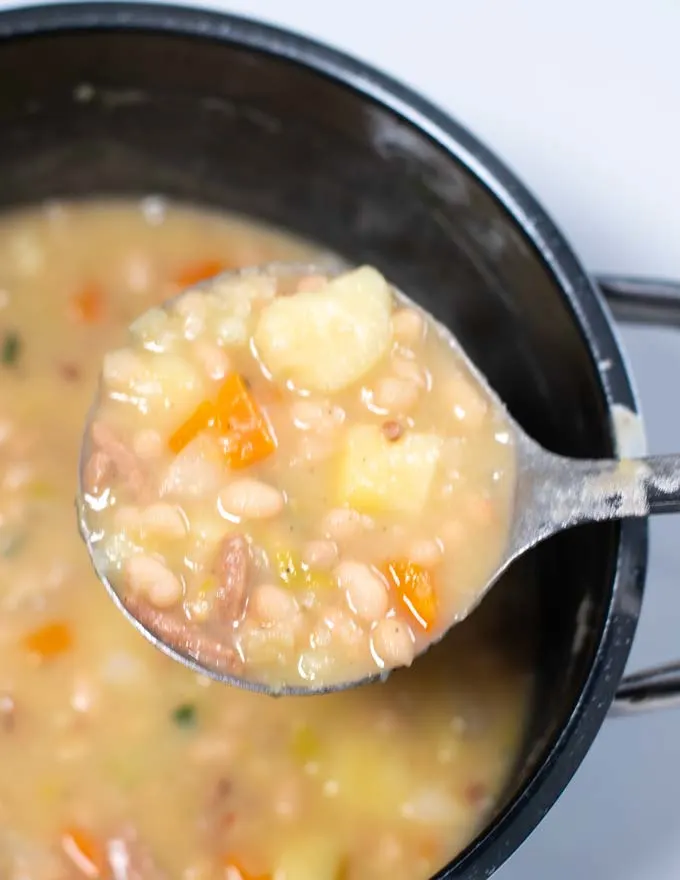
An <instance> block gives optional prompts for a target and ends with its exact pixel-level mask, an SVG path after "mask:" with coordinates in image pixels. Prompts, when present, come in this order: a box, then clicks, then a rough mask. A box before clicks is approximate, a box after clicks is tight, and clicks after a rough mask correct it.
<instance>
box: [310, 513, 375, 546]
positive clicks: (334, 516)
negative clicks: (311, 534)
mask: <svg viewBox="0 0 680 880" xmlns="http://www.w3.org/2000/svg"><path fill="white" fill-rule="evenodd" d="M372 527H373V520H372V519H371V518H370V517H369V516H364V515H362V514H360V513H359V512H358V511H357V510H353V509H352V508H351V507H334V508H333V509H332V510H329V511H328V513H327V514H326V516H325V517H324V519H323V522H322V524H321V531H322V532H323V534H324V535H326V536H327V537H328V538H331V539H333V540H335V541H348V540H349V539H350V538H354V537H356V535H358V534H359V533H360V532H362V531H363V529H370V528H372Z"/></svg>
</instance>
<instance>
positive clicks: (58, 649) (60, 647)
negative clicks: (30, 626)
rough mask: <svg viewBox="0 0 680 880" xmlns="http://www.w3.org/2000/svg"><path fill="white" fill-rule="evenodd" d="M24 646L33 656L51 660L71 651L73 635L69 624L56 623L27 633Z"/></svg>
mask: <svg viewBox="0 0 680 880" xmlns="http://www.w3.org/2000/svg"><path fill="white" fill-rule="evenodd" d="M23 644H24V647H25V648H26V650H28V651H30V652H31V653H32V654H37V655H38V656H40V657H41V658H42V659H43V660H49V659H51V658H52V657H57V656H59V655H60V654H65V653H66V652H67V651H69V650H70V648H71V647H72V645H73V634H72V632H71V627H70V626H69V625H68V623H64V622H62V621H55V622H54V623H47V624H45V626H41V627H39V628H38V629H35V630H33V631H32V632H29V633H27V634H26V635H25V636H24V639H23Z"/></svg>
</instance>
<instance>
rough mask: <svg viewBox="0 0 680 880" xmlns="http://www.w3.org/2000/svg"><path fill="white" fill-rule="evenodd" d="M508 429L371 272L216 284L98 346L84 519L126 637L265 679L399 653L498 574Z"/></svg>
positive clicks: (507, 504) (428, 640) (292, 679)
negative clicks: (140, 631)
mask: <svg viewBox="0 0 680 880" xmlns="http://www.w3.org/2000/svg"><path fill="white" fill-rule="evenodd" d="M514 488H515V451H514V428H513V425H512V423H511V421H510V419H509V418H508V416H507V414H506V412H505V409H504V408H503V406H502V404H501V403H500V401H499V400H498V399H497V398H496V397H495V395H494V394H493V392H491V390H490V389H488V387H487V386H486V384H485V383H483V382H482V381H480V380H478V379H477V377H476V376H475V374H474V372H473V368H472V366H471V365H470V364H469V363H468V362H467V361H466V360H465V358H464V355H463V353H462V351H461V350H460V348H459V347H458V344H457V342H456V340H455V339H454V338H453V336H452V335H451V333H449V332H448V331H447V330H446V329H445V328H444V327H443V326H442V325H440V324H438V323H437V322H435V321H434V319H433V318H432V317H431V316H429V315H427V314H426V313H425V312H422V311H420V310H419V309H418V308H417V307H416V306H415V304H414V303H411V302H409V301H408V300H406V298H405V297H404V295H403V294H400V293H399V292H397V291H396V290H395V289H394V288H393V287H392V286H391V285H390V284H389V282H388V281H387V280H386V279H385V278H384V277H383V276H382V275H381V274H380V272H379V271H377V270H376V269H375V268H373V267H370V266H362V267H359V268H355V269H348V270H342V271H339V272H338V273H335V274H331V273H329V272H326V273H325V274H324V273H322V272H321V271H320V270H319V269H318V268H314V269H311V268H310V267H298V266H295V265H290V264H288V265H285V266H281V265H276V264H275V265H272V266H263V267H254V268H249V269H247V270H245V271H244V272H240V273H229V274H225V275H218V276H216V277H214V278H212V279H210V280H208V281H206V282H204V283H203V284H202V285H199V286H196V287H195V288H193V289H192V288H189V290H187V291H184V292H182V293H181V294H180V295H179V296H177V297H175V298H173V299H172V300H170V301H169V302H167V303H165V304H164V306H163V308H158V307H154V308H152V309H149V310H148V311H147V312H145V313H143V314H142V315H141V316H140V317H139V318H137V319H136V320H135V321H134V322H133V323H132V325H131V328H130V333H129V336H128V339H127V340H126V345H125V346H123V347H120V348H117V349H115V350H113V351H110V352H107V354H106V356H105V358H104V361H103V374H102V383H101V389H100V392H99V394H98V396H97V399H96V401H95V403H94V405H93V409H92V413H91V417H90V420H89V423H88V425H87V427H86V429H85V443H84V452H83V459H82V500H81V504H80V510H81V528H82V530H83V534H84V535H85V537H86V539H87V542H88V547H89V549H90V552H91V554H92V558H93V561H94V564H95V567H96V569H97V571H98V573H99V574H100V575H101V577H102V579H103V581H104V583H106V584H107V585H112V586H113V589H114V590H115V591H116V594H117V597H118V599H120V600H122V603H123V605H124V606H125V607H126V608H127V610H128V612H129V613H130V614H131V615H132V616H133V618H134V619H135V620H136V621H137V622H139V623H141V624H142V626H143V627H144V630H145V631H147V632H149V633H150V634H151V635H152V636H153V637H155V638H157V639H158V640H160V642H161V643H162V644H164V645H166V646H169V647H170V648H171V649H174V650H175V651H176V652H177V654H178V655H179V656H180V658H182V657H186V658H189V659H192V660H194V661H196V663H197V664H198V665H199V667H200V669H201V670H202V671H205V672H207V673H217V674H218V675H219V674H220V673H225V672H226V673H227V676H228V678H227V680H228V681H231V682H244V683H245V684H246V685H251V684H256V685H258V684H259V685H261V686H264V687H267V688H269V689H270V690H271V691H273V692H275V693H276V692H281V691H283V692H290V691H291V689H292V690H293V691H294V692H295V691H296V690H298V689H299V690H306V691H315V690H319V689H323V688H327V687H330V686H334V685H342V686H345V685H348V684H349V685H351V684H356V683H357V682H359V681H361V680H363V679H366V678H368V677H370V676H373V675H376V674H379V673H382V674H386V673H388V672H389V671H390V670H392V669H394V668H396V667H399V666H409V665H410V664H411V663H412V662H413V660H414V658H415V657H416V656H417V655H418V654H420V653H422V651H423V650H425V649H426V648H427V647H428V646H429V645H431V644H432V643H433V642H434V641H436V640H438V639H439V638H441V636H442V634H443V633H444V632H445V631H446V630H447V629H448V628H449V627H450V626H451V625H452V624H453V623H454V622H455V621H456V620H457V618H458V617H460V618H461V619H462V618H463V617H464V616H465V614H466V613H467V612H468V610H469V608H470V606H471V605H473V604H474V603H475V600H476V597H477V595H478V592H479V591H480V589H481V587H482V586H483V585H484V584H485V583H486V581H487V580H488V579H489V577H490V575H491V574H492V572H493V571H494V570H495V569H496V567H497V566H498V564H499V562H500V560H501V558H502V554H503V550H504V547H505V544H506V541H507V539H508V534H509V530H510V518H511V507H512V501H513V498H514Z"/></svg>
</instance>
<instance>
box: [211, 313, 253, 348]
mask: <svg viewBox="0 0 680 880" xmlns="http://www.w3.org/2000/svg"><path fill="white" fill-rule="evenodd" d="M216 335H217V339H218V340H219V341H220V342H221V343H222V344H223V345H245V343H246V342H247V341H248V325H247V324H246V322H245V321H244V319H243V318H237V317H232V316H231V315H227V316H225V317H223V318H220V319H219V320H218V321H217V325H216Z"/></svg>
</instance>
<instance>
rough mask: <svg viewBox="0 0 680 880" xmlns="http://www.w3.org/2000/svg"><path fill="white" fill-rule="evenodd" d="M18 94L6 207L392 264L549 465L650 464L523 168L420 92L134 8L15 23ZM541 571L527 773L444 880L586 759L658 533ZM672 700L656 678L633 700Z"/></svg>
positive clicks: (613, 364) (11, 71)
mask: <svg viewBox="0 0 680 880" xmlns="http://www.w3.org/2000/svg"><path fill="white" fill-rule="evenodd" d="M0 83H2V88H0V173H1V180H2V186H1V187H0V206H15V205H17V204H18V203H25V202H33V201H36V200H40V199H44V198H48V197H50V198H51V197H56V198H59V197H77V196H91V195H93V194H105V193H117V194H139V193H145V194H146V193H149V192H161V193H164V194H168V195H170V196H172V197H174V198H178V199H190V200H191V201H194V202H196V201H197V202H202V203H205V204H209V205H217V206H222V207H228V208H229V209H231V210H237V211H242V212H244V213H247V214H250V215H254V216H256V217H258V218H262V219H264V220H267V221H269V222H272V223H275V224H278V225H282V226H284V227H287V228H289V229H292V230H294V231H296V232H298V233H301V234H302V235H305V236H309V237H311V238H312V239H315V240H316V241H319V242H321V243H323V244H325V245H327V246H328V247H330V248H332V249H333V250H335V251H336V252H339V253H340V254H342V255H343V256H345V257H347V258H348V259H349V260H351V261H354V262H359V261H366V262H370V263H374V264H376V265H377V266H378V267H379V268H380V269H382V270H383V271H384V272H385V273H386V274H387V275H388V276H389V277H391V278H392V279H393V280H394V281H395V282H396V284H397V285H398V286H399V287H401V288H402V289H404V290H405V291H407V292H408V293H409V294H410V295H411V296H413V297H414V298H416V299H418V300H419V301H420V302H421V303H422V304H423V305H424V306H425V307H426V308H427V309H429V310H430V311H432V312H433V313H434V314H435V315H436V316H437V317H438V318H439V319H441V320H443V321H444V322H445V323H447V324H448V325H449V326H450V327H451V328H452V329H453V331H454V332H455V333H457V334H459V335H460V337H461V338H462V340H463V341H464V344H465V345H466V347H467V349H468V351H469V353H470V354H471V356H472V358H473V359H474V360H475V361H476V362H477V363H478V364H479V365H480V366H481V368H482V370H483V371H484V372H485V373H486V374H487V376H488V378H489V379H490V381H491V383H492V385H494V386H495V387H496V388H497V389H498V391H499V392H500V394H501V396H502V397H503V398H504V399H505V400H506V401H507V403H508V405H509V408H510V410H511V412H512V413H513V415H514V416H515V417H516V418H517V419H518V420H519V421H520V422H521V423H522V424H523V425H524V427H525V428H526V429H527V430H528V431H529V433H531V434H532V435H533V436H535V437H536V438H537V439H538V440H539V441H540V442H541V443H543V444H544V445H545V446H547V447H549V448H551V449H553V450H555V451H558V452H561V453H564V454H566V455H572V456H584V457H586V456H588V457H595V456H611V455H616V454H622V453H626V452H628V453H630V452H639V451H640V450H639V448H632V447H631V446H630V442H631V438H632V440H638V441H639V439H640V437H641V429H640V425H639V420H638V419H637V418H636V416H635V413H636V412H637V404H636V400H635V396H634V393H633V390H632V388H631V382H630V377H629V375H628V373H627V370H626V366H625V364H624V361H623V359H622V355H621V351H620V348H619V345H618V343H617V340H616V338H615V335H614V333H613V331H612V327H611V323H610V319H609V314H608V311H607V308H606V306H605V304H604V302H603V298H602V296H601V293H600V291H598V289H597V286H596V285H595V284H594V283H593V281H592V280H591V278H590V277H589V276H588V274H587V273H586V272H585V271H584V269H583V268H582V266H581V265H580V263H579V261H578V260H577V258H576V257H575V256H574V254H573V253H572V251H571V249H570V248H569V246H568V245H567V243H566V242H565V241H564V239H563V238H562V236H561V235H560V233H559V232H558V231H557V230H556V229H555V227H554V225H553V224H552V222H551V221H550V220H549V218H548V217H547V216H546V215H545V214H544V212H543V211H542V209H541V208H540V207H539V206H538V205H537V204H536V202H535V201H534V200H533V198H532V197H531V196H530V195H529V194H528V193H527V191H526V190H525V189H524V187H523V186H522V185H521V184H520V183H519V182H518V181H517V180H516V179H515V178H514V177H513V176H512V175H511V174H510V173H509V172H508V170H507V169H506V168H504V167H503V165H501V164H500V163H499V162H498V160H497V159H496V158H495V157H494V156H493V155H492V154H490V153H489V152H488V150H487V149H486V148H485V147H483V146H482V145H481V144H480V143H479V142H478V141H476V140H475V139H474V138H473V137H471V136H470V135H469V134H468V133H467V132H466V131H464V130H463V129H462V128H461V127H460V126H459V125H457V124H456V123H454V122H453V121H452V120H451V119H450V118H449V117H448V116H446V115H444V114H443V113H441V112H440V111H439V110H437V109H436V108H434V107H432V106H431V105H430V104H428V103H427V102H426V101H424V100H423V99H422V98H420V97H419V96H418V95H415V94H413V93H412V92H410V91H408V90H407V89H406V88H404V87H403V86H401V85H399V84H398V83H395V82H393V81H392V80H390V79H388V78H386V77H385V76H383V75H382V74H380V73H377V72H376V71H375V70H372V69H371V68H369V67H367V66H365V65H363V64H361V63H359V62H357V61H355V60H353V59H351V58H348V57H346V56H344V55H341V54H339V53H337V52H334V51H332V50H331V49H328V48H325V47H323V46H320V45H318V44H316V43H313V42H310V41H309V40H305V39H302V38H300V37H298V36H294V35H292V34H289V33H286V32H283V31H280V30H275V29H273V28H270V27H265V26H264V25H261V24H258V23H255V22H250V21H245V20H242V19H239V18H233V17H231V16H227V15H219V14H213V13H207V12H199V11H190V10H186V9H179V8H174V7H168V6H155V5H154V6H145V5H137V4H131V3H126V4H107V3H83V4H78V5H54V6H46V7H40V8H29V9H23V10H15V11H5V12H4V13H1V14H0ZM648 288H649V289H647V290H645V289H644V285H642V284H632V285H631V284H625V283H611V282H609V283H608V285H607V287H606V289H605V293H607V292H608V293H609V295H610V296H611V297H612V299H613V301H614V304H615V305H616V307H617V308H618V309H619V310H620V312H621V313H622V314H624V315H625V316H627V317H629V318H630V317H632V318H643V319H649V320H654V319H655V318H656V317H657V316H660V317H661V318H662V319H664V320H673V318H674V316H675V321H676V322H677V314H678V311H680V307H678V306H677V303H675V302H674V301H673V298H672V293H673V291H672V289H670V288H669V289H668V290H666V291H665V290H664V289H663V288H659V289H658V290H654V289H653V288H654V286H653V285H648ZM650 293H651V294H652V295H651V296H645V295H644V294H650ZM532 562H533V564H534V565H535V566H536V568H537V570H538V580H539V583H540V584H542V585H543V586H544V587H545V588H544V589H541V590H540V615H541V626H540V633H541V645H540V658H539V666H538V668H539V670H540V675H539V686H538V693H537V698H536V702H535V712H534V716H533V718H532V720H531V724H530V730H529V732H528V735H527V742H526V747H525V750H524V754H523V759H522V761H521V762H520V765H519V766H518V768H517V773H516V776H515V778H514V779H513V781H512V784H511V785H510V787H509V789H508V791H507V796H506V797H505V799H504V801H503V803H502V804H500V805H499V809H498V812H497V814H496V815H495V818H494V819H493V820H492V821H491V823H490V824H489V825H488V827H487V828H486V829H485V830H484V832H483V833H482V834H480V835H479V837H478V838H477V839H476V840H475V841H474V842H473V843H472V844H471V845H470V846H469V847H468V849H467V850H466V851H465V852H464V853H463V854H462V855H461V856H460V858H458V859H457V860H456V861H455V862H454V863H452V864H451V865H449V866H448V867H447V868H445V869H444V870H443V871H442V872H441V873H440V874H439V875H438V877H439V878H444V877H446V878H454V877H465V878H479V877H486V876H488V875H489V874H490V873H491V872H492V871H493V870H494V869H495V868H496V867H498V866H499V865H500V864H501V863H502V862H503V860H504V859H505V858H507V856H509V855H510V854H511V853H512V852H513V850H514V849H516V848H517V847H518V846H519V844H520V843H521V842H522V841H523V839H524V838H525V837H526V835H527V834H528V833H529V832H530V831H531V830H532V829H533V827H534V826H535V825H536V823H537V822H538V821H539V820H540V819H541V817H542V816H543V815H544V814H545V812H546V810H547V809H548V808H549V807H550V806H551V805H552V803H553V802H554V801H555V799H556V798H557V797H558V795H559V794H560V792H561V791H562V789H563V788H564V787H565V785H566V784H567V782H568V780H569V779H570V777H571V776H572V774H573V773H574V771H575V770H576V768H577V767H578V765H579V763H580V762H581V760H582V759H583V757H584V755H585V753H586V751H587V749H588V747H589V746H590V744H591V742H592V740H593V737H594V736H595V734H596V733H597V730H598V728H599V726H600V724H601V722H602V720H603V719H604V717H605V715H606V714H607V712H608V710H609V708H610V705H611V704H612V701H613V700H614V698H615V695H616V692H617V687H618V686H619V681H620V677H621V674H622V672H623V668H624V664H625V662H626V658H627V656H628V651H629V647H630V644H631V640H632V637H633V633H634V631H635V627H636V624H637V620H638V615H639V612H640V600H641V598H642V590H643V584H644V577H645V568H646V564H647V525H646V523H645V522H644V521H635V522H633V521H629V522H625V523H622V524H602V525H590V526H587V527H582V528H579V529H575V530H573V531H571V532H568V533H565V534H562V535H560V536H558V537H556V538H554V539H552V540H551V541H549V542H547V543H546V544H544V545H543V546H541V547H539V548H538V549H537V550H536V551H535V552H534V553H533V559H532ZM675 684H676V683H675V682H674V681H672V682H671V686H673V687H674V686H675ZM667 690H668V683H667V682H666V681H664V680H663V679H662V680H661V681H660V682H655V681H654V680H653V679H652V680H651V685H650V678H649V677H645V676H642V677H640V678H639V679H638V680H636V681H633V682H632V683H629V684H628V685H627V686H626V690H625V693H624V694H623V697H625V699H626V700H627V703H625V704H624V703H623V702H621V703H620V705H624V706H625V705H628V706H631V705H634V703H635V701H636V700H637V699H639V698H640V697H641V696H642V697H645V696H648V695H649V694H650V693H651V694H655V693H657V694H658V693H661V694H663V693H664V692H665V691H667Z"/></svg>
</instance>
